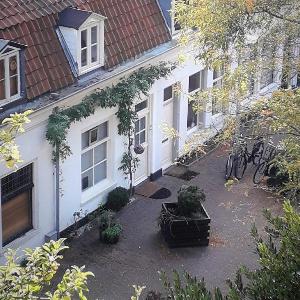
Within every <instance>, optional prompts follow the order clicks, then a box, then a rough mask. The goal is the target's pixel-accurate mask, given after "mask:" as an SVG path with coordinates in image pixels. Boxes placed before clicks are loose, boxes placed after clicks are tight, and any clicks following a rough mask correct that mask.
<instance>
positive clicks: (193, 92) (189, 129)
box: [186, 69, 204, 134]
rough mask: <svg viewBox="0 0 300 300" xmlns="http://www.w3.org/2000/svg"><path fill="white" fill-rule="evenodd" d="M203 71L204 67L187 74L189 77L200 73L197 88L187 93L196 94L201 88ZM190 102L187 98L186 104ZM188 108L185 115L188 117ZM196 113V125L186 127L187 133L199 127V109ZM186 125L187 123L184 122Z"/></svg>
mask: <svg viewBox="0 0 300 300" xmlns="http://www.w3.org/2000/svg"><path fill="white" fill-rule="evenodd" d="M203 72H204V69H202V70H200V71H197V72H195V73H193V74H190V75H189V78H190V77H191V76H193V75H195V74H197V73H200V76H199V88H197V89H195V90H193V91H191V92H188V95H193V94H196V93H197V92H199V91H200V90H201V89H202V88H203V86H202V80H203ZM189 90H190V85H189V84H188V91H189ZM189 104H190V100H189V99H188V105H189ZM188 113H189V112H188V109H187V115H186V118H188ZM196 115H197V123H196V125H195V126H193V127H190V128H189V127H187V132H188V134H189V133H192V132H194V131H196V130H197V129H198V128H199V118H200V114H199V111H197V112H196ZM186 123H187V120H186ZM186 125H187V124H186Z"/></svg>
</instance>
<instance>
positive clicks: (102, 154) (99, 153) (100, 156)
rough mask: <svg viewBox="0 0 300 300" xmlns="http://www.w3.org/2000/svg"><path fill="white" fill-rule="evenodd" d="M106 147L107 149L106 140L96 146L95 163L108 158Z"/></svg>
mask: <svg viewBox="0 0 300 300" xmlns="http://www.w3.org/2000/svg"><path fill="white" fill-rule="evenodd" d="M106 149H107V143H106V142H105V143H103V144H101V145H99V146H97V147H95V150H94V161H95V162H94V163H95V164H97V163H99V162H100V161H103V160H104V159H106V157H107V153H106Z"/></svg>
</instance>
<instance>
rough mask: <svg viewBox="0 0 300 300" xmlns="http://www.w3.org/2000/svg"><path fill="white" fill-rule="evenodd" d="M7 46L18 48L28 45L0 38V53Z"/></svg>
mask: <svg viewBox="0 0 300 300" xmlns="http://www.w3.org/2000/svg"><path fill="white" fill-rule="evenodd" d="M7 47H13V48H17V49H25V48H26V46H25V45H22V44H19V43H16V42H13V41H9V40H4V39H0V53H2V52H4V51H5V49H6V48H7Z"/></svg>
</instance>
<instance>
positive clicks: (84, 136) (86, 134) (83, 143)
mask: <svg viewBox="0 0 300 300" xmlns="http://www.w3.org/2000/svg"><path fill="white" fill-rule="evenodd" d="M88 146H89V131H86V132H84V133H83V134H82V135H81V148H82V149H85V148H87V147H88Z"/></svg>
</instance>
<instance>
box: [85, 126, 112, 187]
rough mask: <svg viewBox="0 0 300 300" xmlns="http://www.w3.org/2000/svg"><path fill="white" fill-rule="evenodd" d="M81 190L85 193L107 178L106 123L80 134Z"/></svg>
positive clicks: (107, 141)
mask: <svg viewBox="0 0 300 300" xmlns="http://www.w3.org/2000/svg"><path fill="white" fill-rule="evenodd" d="M81 142H82V153H81V189H82V191H85V190H87V189H89V188H90V187H92V186H94V185H96V184H98V183H99V182H101V181H103V180H104V179H106V178H107V168H108V146H109V134H108V121H106V122H104V123H102V124H100V125H99V126H97V127H94V128H92V129H90V130H88V131H86V132H84V133H83V134H82V137H81Z"/></svg>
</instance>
